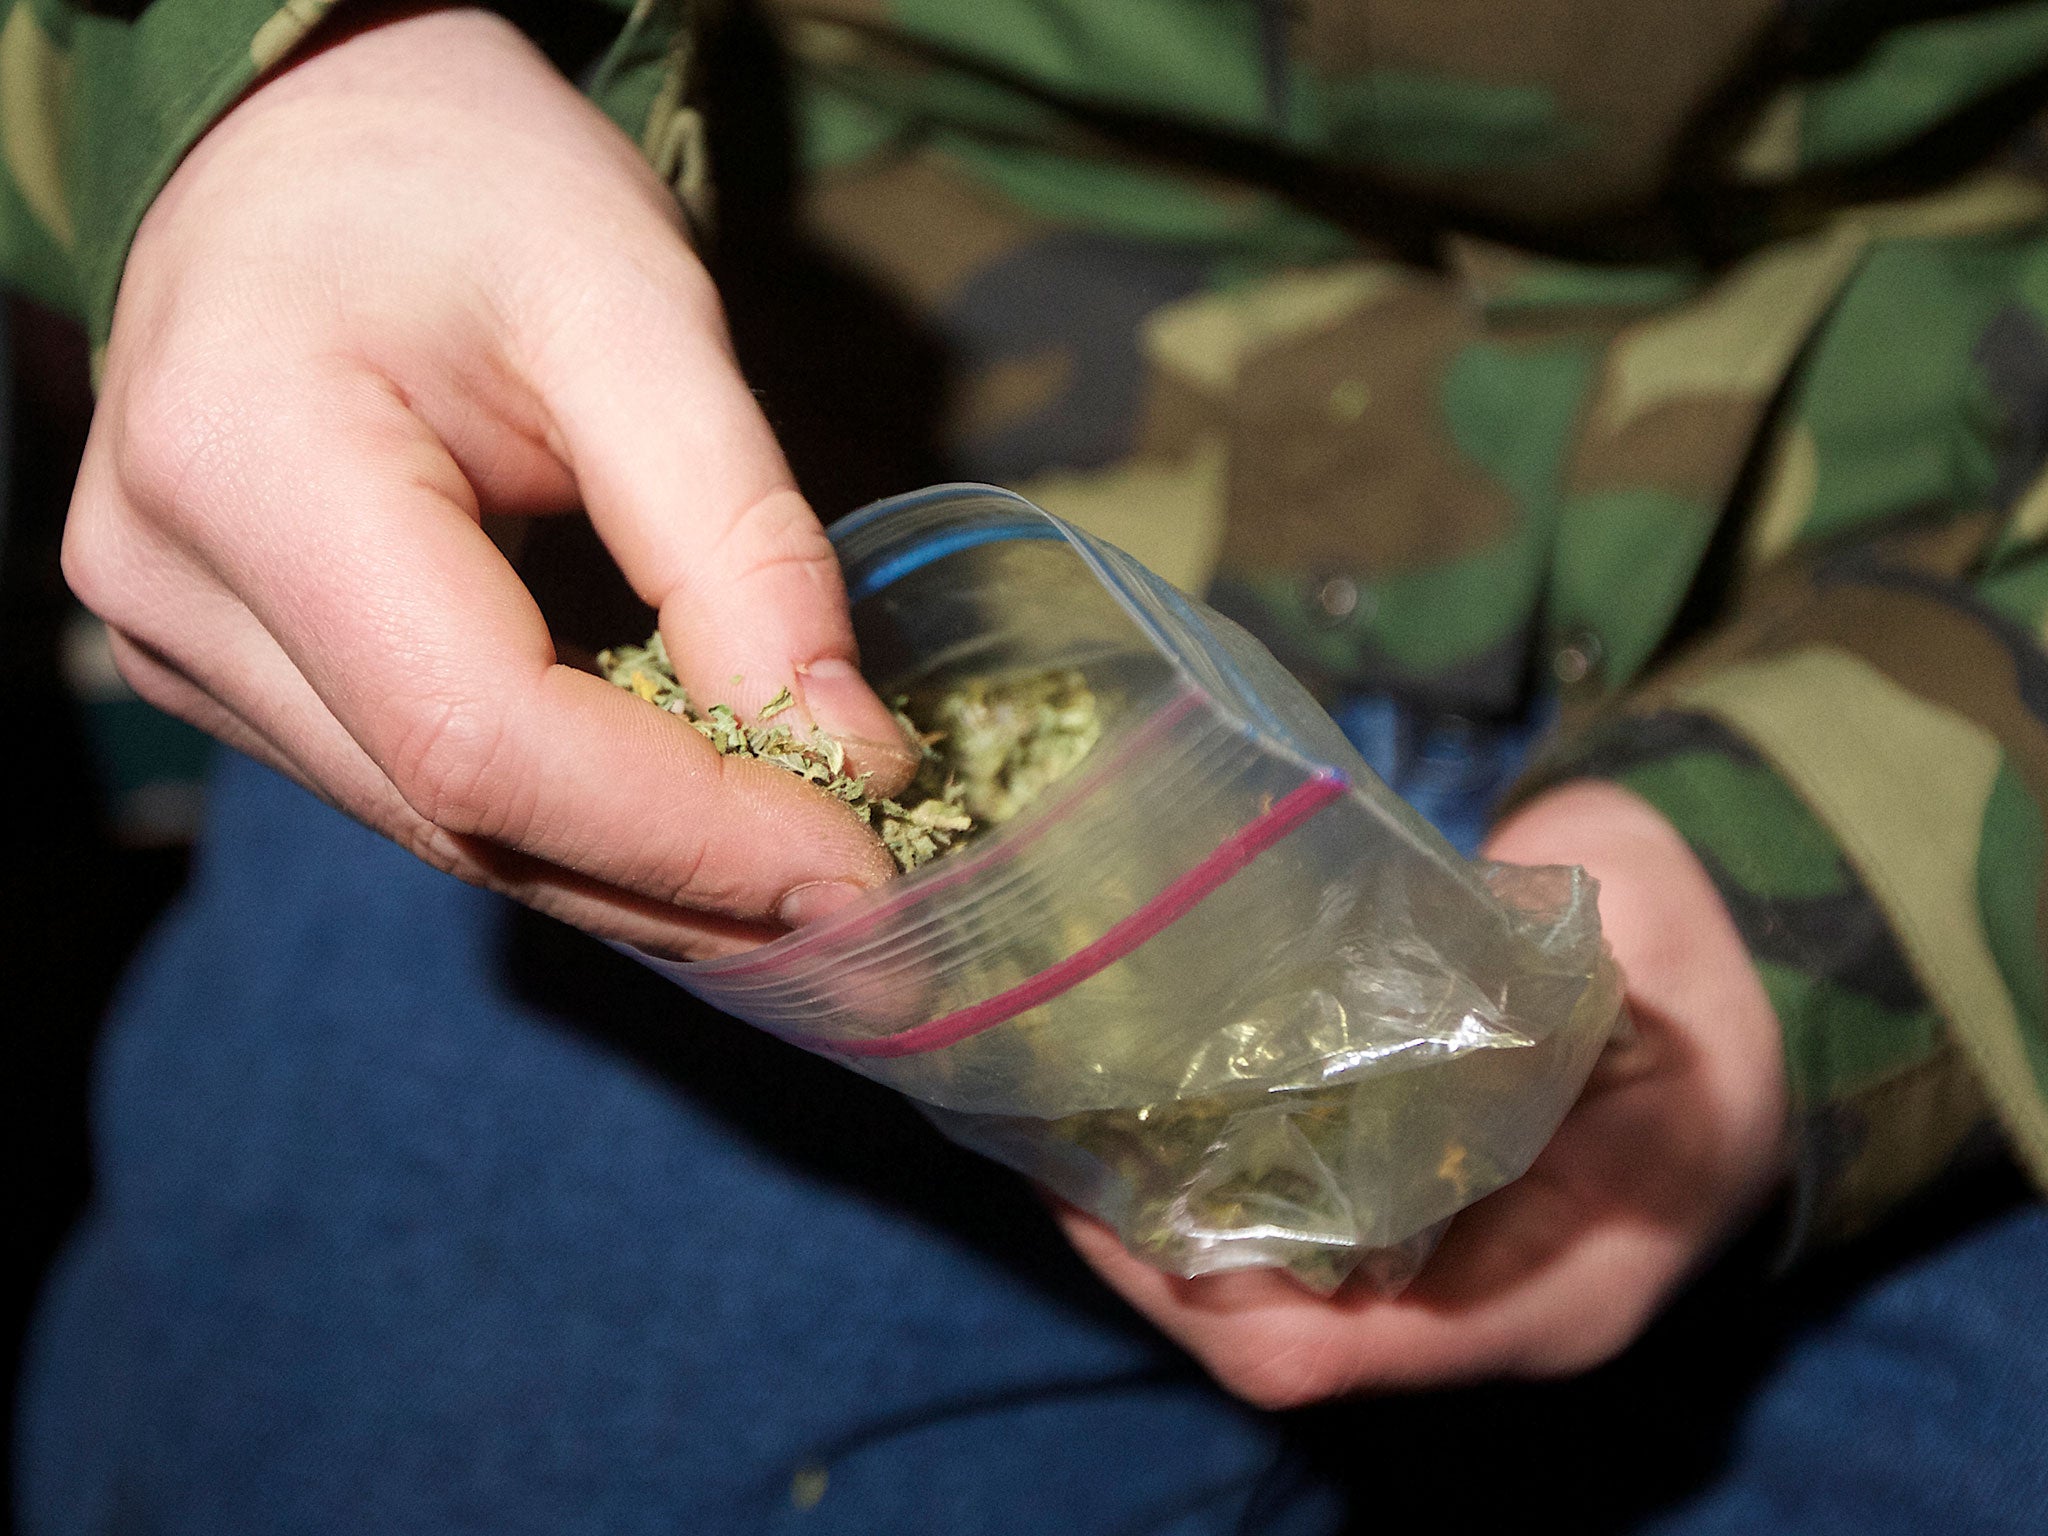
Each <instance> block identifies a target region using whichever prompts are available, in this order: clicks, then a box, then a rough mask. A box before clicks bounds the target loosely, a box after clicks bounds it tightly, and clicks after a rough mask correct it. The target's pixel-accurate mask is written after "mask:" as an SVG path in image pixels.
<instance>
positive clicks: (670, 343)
mask: <svg viewBox="0 0 2048 1536" xmlns="http://www.w3.org/2000/svg"><path fill="white" fill-rule="evenodd" d="M676 255H677V262H676V264H675V265H676V267H677V270H675V271H674V272H672V273H671V276H672V278H673V282H672V284H670V285H666V286H665V285H663V284H661V283H659V282H657V283H655V284H652V285H649V287H648V289H647V291H645V292H643V293H640V294H638V295H636V296H635V299H634V300H633V301H632V302H633V303H634V306H635V307H634V309H633V310H632V312H631V318H630V319H629V320H628V321H626V322H624V323H620V324H618V325H616V326H615V327H608V334H607V335H606V336H605V337H603V338H602V344H599V338H597V337H595V336H593V337H591V338H590V344H589V345H579V346H574V347H571V348H567V349H562V348H557V349H556V351H555V353H554V355H553V357H552V358H551V360H550V361H551V364H552V368H551V371H550V373H549V375H548V376H547V377H545V378H543V379H542V380H540V383H541V387H542V390H543V394H544V397H545V399H546V402H547V405H548V409H549V411H550V414H551V415H552V417H553V419H554V422H555V425H556V428H557V430H558V432H559V434H560V438H561V443H562V446H563V449H564V451H565V454H566V456H567V458H568V460H569V462H570V467H571V468H572V470H573V471H574V473H575V476H576V480H577V484H578V486H579V488H580V489H581V491H582V494H583V498H584V504H585V506H586V507H587V508H588V509H589V512H590V516H591V520H592V522H593V523H594V524H595V526H596V528H597V530H598V533H599V534H600V536H601V537H602V538H603V539H604V541H605V543H606V545H607V547H608V548H609V549H610V550H611V553H612V557H613V558H614V559H615V560H617V561H618V563H619V568H620V569H621V570H622V571H623V572H624V573H625V575H626V578H627V580H629V581H630V582H631V583H632V584H633V586H634V587H635V589H636V590H637V591H638V592H639V593H640V595H641V597H642V598H643V599H645V600H646V601H647V602H648V603H650V604H651V605H653V606H654V607H655V608H657V609H658V610H659V611H660V614H661V632H662V637H663V639H664V640H665V641H666V643H667V646H668V651H669V656H670V658H671V659H672V660H673V662H674V663H675V667H676V674H677V676H678V678H679V679H680V680H681V681H682V683H683V685H684V687H686V688H687V689H689V691H690V695H691V698H692V699H693V700H695V701H696V702H697V703H699V704H700V705H708V704H713V703H725V704H730V705H731V706H732V707H733V709H734V710H735V712H736V713H738V714H739V715H740V716H741V717H742V718H745V719H751V718H753V717H754V716H755V715H756V714H757V713H758V711H759V710H760V709H761V707H762V706H763V705H765V704H767V703H768V702H769V701H770V700H772V699H773V698H775V697H776V695H777V694H779V693H780V692H781V690H782V689H784V688H787V689H789V690H790V692H791V694H792V696H793V697H794V698H795V700H796V704H795V708H794V709H793V710H792V711H791V712H790V713H789V714H788V715H786V716H784V717H783V718H784V719H785V720H786V721H787V722H788V723H790V724H791V725H793V726H795V727H797V728H798V729H800V730H801V729H807V728H808V727H810V726H812V725H815V726H817V727H818V728H819V729H820V730H823V731H825V732H826V733H827V734H829V735H831V736H834V737H836V738H838V739H839V740H840V741H841V742H842V743H843V744H844V745H845V747H846V749H847V755H848V758H849V759H850V761H851V762H852V764H853V766H854V769H855V771H857V772H864V773H868V774H870V775H871V776H872V780H873V783H874V786H875V788H877V789H878V790H880V791H882V792H883V793H893V792H894V791H896V790H898V789H901V788H902V787H903V786H904V785H905V784H907V783H908V782H909V780H910V777H911V774H912V773H913V771H914V770H915V768H916V761H917V759H916V754H915V752H914V751H913V749H912V747H911V745H910V743H909V742H908V741H906V740H905V738H904V736H903V733H902V731H901V729H900V728H899V727H898V725H897V724H896V720H895V717H894V715H893V714H892V713H891V712H890V710H889V709H888V708H887V707H886V706H885V705H884V704H883V703H882V701H881V700H880V699H879V698H878V697H876V695H875V693H874V691H873V690H872V689H871V688H870V687H869V686H868V685H867V683H866V682H865V681H864V680H863V679H862V677H861V674H860V665H859V653H858V649H857V647H856V645H855V643H854V637H853V625H852V621H851V618H850V616H849V613H848V609H847V599H846V588H845V584H844V582H843V581H842V580H841V577H840V573H839V562H838V559H837V558H836V556H835V555H834V554H833V550H832V545H831V541H830V540H828V539H827V538H826V537H825V531H824V529H823V527H821V526H820V524H819V522H818V519H817V517H816V515H815V514H814V513H813V512H812V511H811V508H810V506H809V504H808V503H807V502H806V501H805V500H804V498H803V496H802V495H801V494H800V493H799V492H798V490H797V488H796V485H795V481H794V479H793V477H792V476H791V474H790V470H789V464H788V462H787V460H785V459H784V457H783V455H782V450H781V447H780V446H779V445H778V444H777V443H776V441H775V436H774V433H773V432H772V431H771V430H770V428H769V426H768V422H767V420H766V419H765V418H764V417H763V416H762V414H761V410H760V407H759V405H758V404H757V403H756V402H755V399H754V396H753V394H752V392H751V391H750V390H748V388H747V386H746V383H745V381H744V380H743V379H742V378H741V377H740V373H739V368H738V364H737V362H736V361H735V360H734V358H733V356H732V352H731V349H730V345H729V343H728V341H727V339H726V334H725V327H724V321H723V319H722V317H721V316H720V314H719V312H718V309H717V301H716V298H715V297H714V296H713V295H712V294H711V292H710V288H709V280H708V279H706V278H704V276H703V274H702V270H701V268H697V267H696V266H695V263H694V258H691V257H690V256H689V253H688V252H687V250H684V249H683V248H682V247H680V245H679V246H678V248H677V252H676Z"/></svg>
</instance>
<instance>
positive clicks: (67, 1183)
mask: <svg viewBox="0 0 2048 1536" xmlns="http://www.w3.org/2000/svg"><path fill="white" fill-rule="evenodd" d="M7 319H8V324H9V330H10V333H11V339H12V343H13V345H12V347H11V349H10V351H11V372H12V380H11V383H12V394H13V402H14V409H13V411H12V412H11V413H10V414H9V419H8V420H7V421H6V422H5V423H4V425H5V429H6V431H7V434H8V436H7V449H6V451H7V459H6V461H5V462H6V464H7V468H8V473H9V478H10V481H11V484H10V487H9V492H10V494H9V495H8V497H7V504H6V512H5V521H4V524H0V721H4V722H5V724H4V726H0V741H4V743H5V745H4V747H0V859H4V864H0V869H4V874H0V1018H4V1019H5V1021H6V1029H5V1035H4V1038H5V1041H6V1051H7V1056H6V1066H5V1068H4V1070H0V1085H4V1086H0V1094H4V1097H0V1126H4V1127H5V1128H6V1131H5V1134H6V1156H7V1175H6V1179H5V1185H6V1192H7V1209H6V1212H5V1218H4V1221H5V1225H4V1228H0V1230H4V1231H6V1232H8V1233H12V1234H17V1235H16V1236H15V1237H14V1239H13V1241H12V1242H11V1243H10V1244H9V1246H8V1250H7V1251H8V1254H9V1257H8V1259H7V1261H6V1273H5V1281H4V1296H5V1301H4V1306H5V1317H4V1324H0V1326H4V1328H5V1338H6V1362H7V1363H6V1380H7V1382H8V1383H9V1388H10V1390H9V1392H8V1410H7V1424H8V1428H9V1436H8V1440H9V1444H10V1445H11V1444H12V1439H13V1436H12V1423H13V1393H12V1390H11V1388H12V1383H13V1381H14V1378H15V1375H16V1368H17V1365H18V1363H19V1359H20V1345H21V1339H22V1333H23V1329H24V1327H25V1325H26V1323H27V1319H28V1314H29V1309H30V1307H31V1306H32V1304H33V1301H34V1298H35V1294H36V1291H37V1289H38V1287H39V1286H40V1284H41V1281H42V1277H43V1275H44V1274H45V1272H46V1271H47V1270H48V1267H49V1264H50V1262H51V1260H52V1258H53V1257H54V1256H55V1254H56V1252H57V1248H58V1245H59V1243H60V1242H61V1241H62V1239H63V1235H64V1233H65V1231H66V1230H67V1229H68V1228H69V1227H70V1225H71V1223H72V1221H73V1219H74V1218H75V1217H76V1215H77V1213H78V1210H79V1208H80V1206H81V1205H82V1204H83V1202H84V1199H85V1196H86V1191H87V1189H88V1187H89V1182H90V1172H89V1168H90V1165H89V1162H88V1157H87V1142H86V1117H85V1103H86V1093H87V1074H88V1071H89V1063H90V1060H91V1052H92V1042H93V1037H94V1034H95V1032H96V1029H97V1024H98V1020H99V1017H100V1015H101V1013H102V1012H103V1011H104V1009H105V1007H106V1003H107V999H108V997H109V995H110V994H111V992H112V990H113V987H114V983H115V981H116V980H117V978H118V977H119V975H120V971H121V968H122V965H123V962H124V961H125V960H126V958H127V956H128V955H129V953H130V952H131V951H132V950H133V948H134V945H135V943H136V941H137V939H138V938H139V937H140V935H141V933H142V932H143V930H144V928H145V927H146V926H147V925H148V923H149V921H150V919H151V918H152V917H153V916H154V915H155V914H156V913H157V912H158V911H159V910H160V909H161V908H162V907H163V905H164V904H165V903H166V902H167V901H168V900H169V899H170V898H171V896H172V895H173V894H174V893H175V891H176V890H177V887H178V885H179V883H180V881H181V880H182V879H183V877H184V870H185V851H184V849H183V848H182V847H179V846H176V845H170V846H133V845H128V844H124V843H123V842H122V841H120V840H119V839H118V838H117V837H116V835H115V832H114V825H113V818H112V816H111V814H110V807H109V805H108V802H107V799H106V797H105V795H103V793H102V791H101V786H100V782H99V779H98V770H97V767H96V765H95V762H94V759H93V755H92V753H91V750H90V748H89V746H88V738H87V725H86V719H85V717H84V715H83V713H82V711H81V710H80V708H79V707H78V706H77V705H76V704H75V703H73V701H72V700H71V699H70V698H69V697H68V696H67V693H66V691H65V688H64V684H63V680H62V674H61V669H60V666H59V645H60V637H61V635H62V631H63V625H64V622H65V619H66V618H67V617H68V616H69V615H70V614H71V613H72V612H75V605H74V604H73V602H72V599H71V597H70V594H69V593H68V592H67V591H66V590H65V587H64V583H63V577H62V574H61V573H60V571H59V570H58V564H57V558H58V547H59V542H60V539H61V537H62V533H63V523H64V509H65V506H66V505H67V503H68V502H69V500H70V495H71V481H72V477H73V475H74V474H75V473H76V471H77V468H78V456H79V453H80V451H81V450H82V449H83V447H84V445H85V432H86V426H87V423H88V421H89V419H90V415H91V409H92V393H91V389H90V387H89V386H88V383H87V376H86V349H85V340H84V336H83V333H82V332H80V331H79V330H78V328H77V327H76V326H73V325H72V324H70V322H68V321H64V320H60V319H57V318H56V317H54V316H52V315H50V314H49V313H48V312H46V311H43V310H39V309H36V308H35V307H33V306H31V305H28V304H25V303H21V302H19V301H13V302H10V303H9V306H8V314H7ZM10 1461H11V1459H10ZM9 1491H10V1493H11V1488H10V1490H9ZM7 1507H8V1508H10V1509H11V1508H12V1499H11V1497H10V1498H9V1500H8V1505H7Z"/></svg>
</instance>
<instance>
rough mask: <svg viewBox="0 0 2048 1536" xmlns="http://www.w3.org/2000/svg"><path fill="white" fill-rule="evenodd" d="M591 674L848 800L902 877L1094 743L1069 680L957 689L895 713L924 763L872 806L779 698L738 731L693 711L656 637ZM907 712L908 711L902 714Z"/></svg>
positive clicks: (1046, 677)
mask: <svg viewBox="0 0 2048 1536" xmlns="http://www.w3.org/2000/svg"><path fill="white" fill-rule="evenodd" d="M597 665H598V669H599V670H600V671H601V672H603V673H604V675H605V676H606V677H607V678H608V679H610V680H611V681H612V682H613V683H616V684H617V685H618V686H619V687H621V688H625V689H629V690H630V691H632V692H633V693H636V694H638V695H639V696H640V697H641V698H643V699H645V700H646V701H647V702H648V703H650V704H653V705H655V706H657V707H658V708H661V709H665V710H667V711H668V712H669V713H670V714H672V715H677V716H680V717H681V718H682V719H684V720H687V721H688V722H689V723H690V724H691V725H692V726H694V727H695V728H696V729H697V731H698V732H699V733H700V734H701V735H703V736H704V737H705V739H706V740H708V741H709V742H710V743H711V744H712V745H713V746H714V747H716V748H717V749H718V750H719V751H720V752H723V753H725V754H726V755H727V756H729V757H750V758H754V759H756V760H758V761H760V762H764V763H773V764H775V765H776V766H777V767H779V768H783V769H786V770H787V771H789V772H790V773H793V774H795V775H797V777H799V778H801V779H805V780H808V781H809V782H810V783H813V784H815V785H817V786H818V787H819V788H820V789H822V790H824V791H825V792H826V793H827V794H830V795H834V796H837V797H838V798H839V799H841V800H844V801H845V802H846V803H847V804H848V805H850V806H851V807H853V810H854V812H855V814H856V815H858V816H859V817H860V819H861V820H862V821H864V822H866V823H867V824H868V825H869V826H871V827H873V828H874V829H875V831H876V833H877V835H879V836H880V838H881V839H882V843H883V845H884V846H885V847H887V848H888V850H889V852H890V853H891V855H893V856H894V858H895V860H896V863H897V865H898V867H899V868H902V869H904V870H912V869H915V868H917V867H918V866H919V865H920V864H925V863H929V862H930V861H931V860H933V859H935V858H937V857H938V856H939V855H940V854H942V853H944V852H946V851H947V850H948V849H949V848H955V847H958V846H959V845H960V844H961V843H963V842H965V841H966V840H967V839H968V838H970V837H972V836H973V835H974V833H975V832H976V831H978V830H980V829H981V828H982V827H985V826H994V825H996V824H998V823H1000V822H1004V821H1007V820H1009V818H1010V817H1012V816H1014V815H1016V813H1017V812H1018V811H1020V810H1022V809H1023V808H1024V807H1025V806H1026V805H1028V804H1030V803H1031V801H1032V800H1034V799H1036V798H1037V796H1038V795H1039V794H1040V792H1042V791H1043V790H1044V789H1045V787H1046V786H1047V785H1048V784H1050V783H1052V781H1053V780H1054V779H1057V778H1058V777H1060V775H1062V774H1064V773H1066V772H1067V771H1068V770H1069V769H1071V768H1072V767H1073V766H1074V765H1075V764H1076V763H1078V762H1079V761H1080V760H1081V759H1082V758H1084V757H1086V756H1087V755H1088V751H1089V749H1090V748H1091V747H1093V746H1094V745H1095V742H1096V738H1097V737H1098V736H1099V735H1100V734H1101V724H1100V720H1099V718H1098V713H1097V709H1096V702H1095V696H1094V694H1093V693H1092V692H1090V691H1089V688H1088V684H1087V681H1086V679H1084V678H1083V677H1082V676H1081V674H1080V673H1078V672H1073V671H1061V672H1047V673H1040V674H1036V675H1033V676H1030V677H1024V678H1019V679H1014V680H1010V681H1005V682H996V683H988V682H980V681H976V682H970V683H967V684H964V685H962V686H960V687H958V688H954V689H949V690H946V691H943V692H937V693H934V694H931V695H930V696H929V697H920V698H919V699H918V700H916V701H915V702H913V701H911V700H908V699H899V700H898V701H897V712H896V717H897V720H898V721H899V722H900V723H901V724H902V726H903V728H904V733H905V735H906V736H908V737H909V738H910V739H911V740H912V741H915V742H917V743H919V745H920V746H921V748H922V751H923V760H922V762H921V763H920V764H919V766H918V772H917V777H916V778H914V779H913V780H912V781H911V783H910V787H909V788H908V789H906V790H905V791H904V792H903V796H902V798H901V799H900V800H897V799H891V798H889V797H887V796H885V795H871V794H870V793H869V792H868V787H867V775H865V774H861V775H858V776H856V775H853V774H849V773H848V772H847V771H846V749H845V748H844V747H842V746H841V745H840V744H839V743H838V742H836V741H834V740H833V739H832V738H831V737H829V736H827V735H825V734H824V732H822V731H818V730H815V729H814V730H812V731H810V732H809V733H808V734H806V735H802V736H799V735H798V734H797V733H796V732H795V731H794V730H792V729H791V728H790V727H788V726H786V725H778V724H776V723H775V717H776V716H778V715H780V714H782V713H784V712H785V711H787V710H789V709H791V708H792V707H794V706H795V704H796V698H795V696H794V695H793V694H792V693H791V692H790V691H789V690H788V689H787V688H784V689H783V690H782V691H781V692H780V693H778V694H776V696H775V697H774V698H773V699H770V700H769V701H768V703H767V704H766V705H764V706H763V707H762V709H761V713H760V716H759V720H758V723H756V724H755V725H753V726H748V725H746V724H744V723H743V722H742V721H741V720H740V719H739V717H738V716H736V715H735V714H734V713H733V712H732V710H731V708H730V707H729V706H727V705H724V704H713V705H710V706H708V707H707V708H704V709H702V710H699V709H698V708H697V707H696V706H695V705H694V704H692V703H691V701H690V696H689V694H688V693H687V692H686V691H685V690H684V688H683V686H682V684H681V683H679V682H678V681H677V680H676V672H675V667H674V666H673V665H672V664H671V663H670V661H669V656H668V648H667V647H666V646H665V645H664V644H663V643H662V639H661V636H660V635H659V634H657V635H655V636H653V637H652V638H651V639H649V640H648V642H647V643H646V644H645V645H622V646H617V647H615V648H613V649H611V650H608V651H602V652H600V653H599V654H598V658H597ZM906 706H909V707H908V709H907V711H906Z"/></svg>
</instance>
